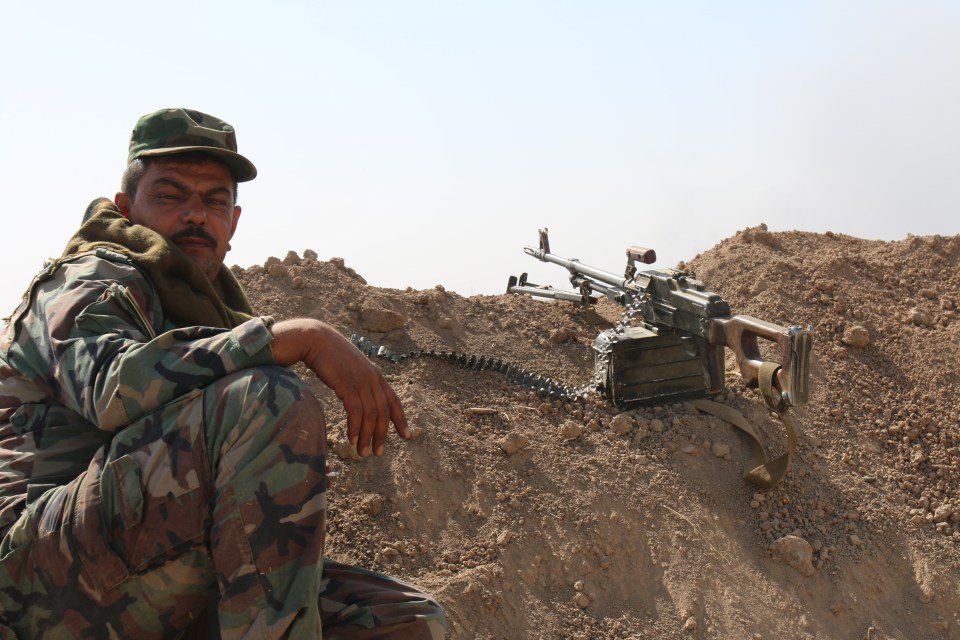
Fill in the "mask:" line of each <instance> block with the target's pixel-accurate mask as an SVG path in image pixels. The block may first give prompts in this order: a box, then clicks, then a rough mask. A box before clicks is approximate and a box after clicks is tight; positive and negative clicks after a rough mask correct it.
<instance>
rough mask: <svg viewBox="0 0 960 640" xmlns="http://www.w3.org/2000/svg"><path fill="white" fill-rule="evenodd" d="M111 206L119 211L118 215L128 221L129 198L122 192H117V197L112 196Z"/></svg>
mask: <svg viewBox="0 0 960 640" xmlns="http://www.w3.org/2000/svg"><path fill="white" fill-rule="evenodd" d="M113 204H115V205H117V209H120V215H122V216H123V217H124V218H126V219H127V220H129V219H130V204H131V202H130V196H128V195H127V194H125V193H123V192H122V191H117V195H115V196H113Z"/></svg>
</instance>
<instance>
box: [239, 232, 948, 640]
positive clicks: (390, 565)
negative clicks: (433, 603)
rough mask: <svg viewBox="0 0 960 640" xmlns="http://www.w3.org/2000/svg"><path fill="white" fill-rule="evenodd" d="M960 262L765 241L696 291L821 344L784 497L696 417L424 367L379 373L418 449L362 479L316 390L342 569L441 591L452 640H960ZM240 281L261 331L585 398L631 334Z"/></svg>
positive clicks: (571, 314) (935, 250)
mask: <svg viewBox="0 0 960 640" xmlns="http://www.w3.org/2000/svg"><path fill="white" fill-rule="evenodd" d="M958 258H960V237H949V238H943V237H909V238H907V239H906V240H902V241H898V242H880V241H866V240H861V239H858V238H853V237H849V236H842V235H836V234H830V233H828V234H824V235H820V234H811V233H800V232H788V233H770V232H768V231H767V230H766V228H764V227H763V226H760V227H755V228H750V229H746V230H744V231H742V232H739V233H737V234H736V235H735V236H733V237H731V238H728V239H726V240H724V241H723V242H721V243H720V244H718V245H717V246H716V247H714V248H713V249H711V250H710V251H708V252H706V253H704V254H702V255H700V256H697V257H696V258H694V259H693V260H691V261H690V263H689V265H686V267H687V268H689V269H691V270H693V271H695V272H696V274H697V276H698V277H699V278H700V279H701V280H703V281H704V282H706V284H707V285H708V288H710V289H711V290H713V291H716V292H717V293H719V294H721V295H722V296H723V297H724V298H726V299H727V300H728V301H729V302H730V304H731V307H732V308H733V311H734V313H743V314H748V315H752V316H755V317H758V318H762V319H765V320H769V321H772V322H776V323H778V324H812V325H813V326H814V328H815V330H816V332H817V335H816V347H815V352H816V370H815V384H816V386H815V389H814V392H813V394H812V397H811V400H810V403H809V404H808V405H807V406H806V407H803V408H801V409H799V410H796V411H794V416H795V418H796V419H797V421H798V422H799V426H800V428H801V433H800V436H799V444H798V450H797V455H796V458H795V460H794V465H793V469H792V470H791V472H790V473H789V475H788V476H787V478H786V479H785V480H784V482H783V483H781V484H780V485H779V486H777V487H776V488H774V489H771V490H768V491H758V490H756V489H755V488H753V487H751V486H750V485H748V484H746V483H745V482H744V481H743V480H742V478H741V474H742V472H743V466H744V463H745V461H746V458H747V453H748V449H747V446H746V443H745V442H744V441H743V440H742V438H741V436H739V435H738V434H737V433H736V432H735V431H734V430H733V429H732V428H731V427H730V426H729V425H727V424H726V423H724V422H721V421H719V420H717V419H716V418H712V417H708V416H705V415H700V414H698V413H697V412H696V411H695V410H693V409H692V408H691V407H689V406H688V405H684V404H679V405H671V406H663V407H649V408H644V409H640V410H635V411H630V412H626V413H621V412H618V411H617V410H616V409H615V408H613V407H611V406H610V405H609V404H608V403H606V402H605V401H603V400H602V399H601V398H599V397H597V396H593V397H591V398H589V399H587V400H585V401H578V402H559V401H548V400H544V399H543V398H540V397H537V396H536V395H535V394H533V393H531V392H528V391H526V390H524V389H522V388H519V387H517V386H514V385H512V384H510V383H508V382H507V381H506V380H505V379H504V377H503V376H502V375H500V374H497V373H494V372H489V371H484V372H477V371H469V370H463V369H459V368H457V367H456V366H453V365H450V364H447V363H443V362H439V361H436V360H430V359H423V358H417V359H411V360H408V361H405V362H402V363H398V364H391V363H387V362H384V363H383V365H382V366H383V369H384V372H385V373H386V374H387V376H388V379H389V380H390V381H391V383H392V384H393V386H394V388H395V389H396V390H397V392H398V394H399V395H400V398H401V400H402V401H403V402H404V406H405V408H406V411H407V416H408V418H409V419H410V423H411V425H413V427H414V430H415V431H416V433H417V437H416V438H415V439H414V440H412V441H410V442H406V443H404V442H401V441H400V440H399V439H397V438H396V437H392V438H391V441H390V443H389V447H388V452H387V455H385V456H384V457H383V458H374V459H369V458H368V459H365V460H362V461H356V460H352V459H351V456H350V455H349V450H348V449H349V447H346V446H345V445H344V442H343V439H344V436H343V427H344V424H343V423H344V414H343V410H342V407H340V406H339V404H338V403H337V401H336V398H335V397H334V396H333V395H332V394H331V393H330V392H329V391H328V390H326V389H325V388H323V386H322V385H321V384H320V383H319V382H317V381H316V380H315V379H312V384H314V386H315V388H316V389H317V392H318V394H319V395H320V396H321V397H322V398H323V399H324V403H325V406H326V408H327V417H328V421H329V424H330V446H331V450H333V451H335V452H337V454H338V455H333V456H332V457H333V460H334V465H335V466H336V467H337V468H338V470H339V471H340V472H341V475H340V477H339V478H338V480H337V483H336V485H335V487H334V491H333V495H332V499H331V506H330V521H331V524H330V535H329V545H328V551H329V553H330V555H332V556H333V557H335V558H337V559H338V560H342V561H347V562H353V563H357V564H361V565H364V566H367V567H371V568H374V569H376V570H380V571H384V572H386V573H390V574H393V575H396V576H399V577H402V578H405V579H408V580H410V581H412V582H415V583H417V584H420V585H422V586H424V587H427V588H428V589H430V590H432V591H433V593H434V594H435V595H436V596H437V597H438V598H439V600H440V601H441V602H442V604H443V605H444V606H445V608H446V611H447V613H448V616H449V619H450V623H451V630H452V637H454V638H464V639H466V638H489V639H500V638H504V639H514V638H544V639H546V638H551V639H552V638H582V639H587V638H589V639H599V638H655V639H659V638H755V639H766V638H771V639H772V638H838V639H840V638H843V639H849V638H867V637H869V638H875V639H880V638H904V639H907V638H909V639H914V638H954V637H960V618H958V612H960V587H958V584H960V580H958V578H960V562H958V560H960V456H958V440H960V423H958V418H957V416H958V408H960V407H958V404H960V394H958V385H960V371H958V366H960V322H958V318H957V314H958V310H957V305H958V304H960V267H958ZM597 266H601V267H604V268H607V269H609V270H611V271H616V270H619V269H620V268H621V266H622V265H619V264H609V265H597ZM235 271H236V272H237V274H238V276H239V278H240V280H241V282H242V283H243V285H244V287H245V288H246V289H247V291H248V293H249V294H250V297H251V299H252V301H253V303H254V307H255V308H256V309H258V310H259V311H260V312H263V313H271V314H273V315H275V316H276V317H278V318H287V317H296V316H311V317H316V318H320V319H322V320H324V321H326V322H328V323H330V324H332V325H333V326H335V327H337V328H338V329H339V330H340V331H341V332H343V333H344V334H345V335H348V336H349V335H351V334H354V333H359V334H363V335H366V336H368V337H369V338H371V339H373V340H375V341H377V342H380V343H383V344H386V345H388V346H390V347H391V348H393V349H397V350H412V349H448V350H456V351H460V352H466V353H476V354H490V355H493V356H496V357H499V358H502V359H504V360H508V361H511V362H514V363H516V364H518V365H520V366H524V367H526V368H528V369H531V370H535V371H539V372H542V373H544V374H546V375H550V376H552V377H554V378H557V379H559V380H563V381H565V382H567V383H569V384H571V385H580V384H583V383H585V382H587V381H588V380H589V378H590V375H591V373H592V366H593V354H592V350H591V345H592V344H593V340H594V338H595V337H596V335H597V333H598V332H599V331H601V330H602V329H604V328H606V327H608V326H610V323H611V322H613V321H615V320H616V319H617V318H618V317H619V314H620V309H619V308H617V307H615V306H613V305H608V304H601V305H600V306H599V307H598V309H597V310H596V311H595V312H594V311H585V310H583V309H580V308H578V307H576V306H574V305H572V304H571V303H543V302H537V301H534V300H531V299H528V298H525V297H521V296H512V295H501V296H474V297H470V298H464V297H461V296H459V295H457V294H456V293H453V292H449V291H445V290H444V289H443V288H442V287H441V286H438V287H437V288H435V289H431V290H425V291H414V290H409V289H408V290H406V291H399V290H391V289H381V288H377V287H375V286H371V285H369V284H367V283H366V281H364V279H363V278H361V277H360V276H359V275H357V274H356V273H355V272H353V271H352V270H351V269H350V268H349V267H347V266H346V265H344V263H343V261H342V260H338V259H331V260H330V261H318V260H317V256H316V254H314V253H312V252H309V251H308V252H305V255H304V256H303V257H300V256H298V255H296V254H292V253H291V254H290V255H288V256H287V258H286V259H284V260H283V261H280V260H277V259H271V260H269V261H268V263H267V264H266V265H264V266H262V267H261V266H255V267H252V268H249V269H239V268H235ZM562 277H563V273H562V270H559V269H558V273H557V282H556V284H557V285H560V284H562ZM728 360H729V359H728ZM727 382H728V389H727V391H726V392H725V393H724V394H723V395H722V396H721V399H722V400H723V401H724V402H726V403H728V404H730V405H732V406H734V407H736V408H738V409H739V410H741V411H743V412H744V413H745V414H746V415H747V416H748V417H749V418H750V419H751V420H752V421H753V422H754V423H755V424H757V425H758V426H759V428H760V430H761V431H762V434H763V438H764V442H765V444H766V446H767V448H768V450H769V451H770V452H771V453H773V454H778V453H779V452H781V451H782V450H783V447H784V441H785V438H784V435H783V432H782V429H781V427H780V425H779V424H778V423H777V422H775V421H773V420H771V419H769V418H767V417H766V416H765V412H764V411H763V410H762V407H761V402H760V400H759V398H758V396H757V394H756V393H755V392H754V391H752V390H748V389H745V388H744V387H743V385H742V384H740V381H739V378H738V376H737V375H736V373H735V369H734V367H733V366H732V361H730V362H728V374H727Z"/></svg>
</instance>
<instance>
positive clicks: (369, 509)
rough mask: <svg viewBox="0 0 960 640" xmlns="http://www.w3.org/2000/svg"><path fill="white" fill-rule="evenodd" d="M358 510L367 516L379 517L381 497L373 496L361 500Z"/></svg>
mask: <svg viewBox="0 0 960 640" xmlns="http://www.w3.org/2000/svg"><path fill="white" fill-rule="evenodd" d="M360 508H361V509H362V510H363V512H364V513H365V514H367V515H368V516H377V515H380V512H381V511H383V496H380V495H376V494H374V495H370V496H367V497H365V498H363V499H362V500H361V502H360Z"/></svg>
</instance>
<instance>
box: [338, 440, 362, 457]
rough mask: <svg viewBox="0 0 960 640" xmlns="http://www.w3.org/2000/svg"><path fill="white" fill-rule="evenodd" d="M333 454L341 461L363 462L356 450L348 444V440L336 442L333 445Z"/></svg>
mask: <svg viewBox="0 0 960 640" xmlns="http://www.w3.org/2000/svg"><path fill="white" fill-rule="evenodd" d="M333 453H335V454H336V455H337V457H338V458H340V459H341V460H354V461H356V460H363V457H362V456H361V455H360V454H359V453H357V448H356V447H355V446H353V445H352V444H350V442H349V441H348V440H338V441H337V442H336V443H334V445H333Z"/></svg>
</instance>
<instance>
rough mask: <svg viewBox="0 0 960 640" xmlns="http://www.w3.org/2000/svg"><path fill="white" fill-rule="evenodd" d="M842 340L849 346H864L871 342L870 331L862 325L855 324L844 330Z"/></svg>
mask: <svg viewBox="0 0 960 640" xmlns="http://www.w3.org/2000/svg"><path fill="white" fill-rule="evenodd" d="M841 340H842V341H843V344H845V345H847V346H848V347H856V348H863V347H865V346H867V345H868V344H870V332H869V331H867V330H866V328H864V327H861V326H860V325H854V326H852V327H847V328H846V329H845V330H844V332H843V338H841Z"/></svg>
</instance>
